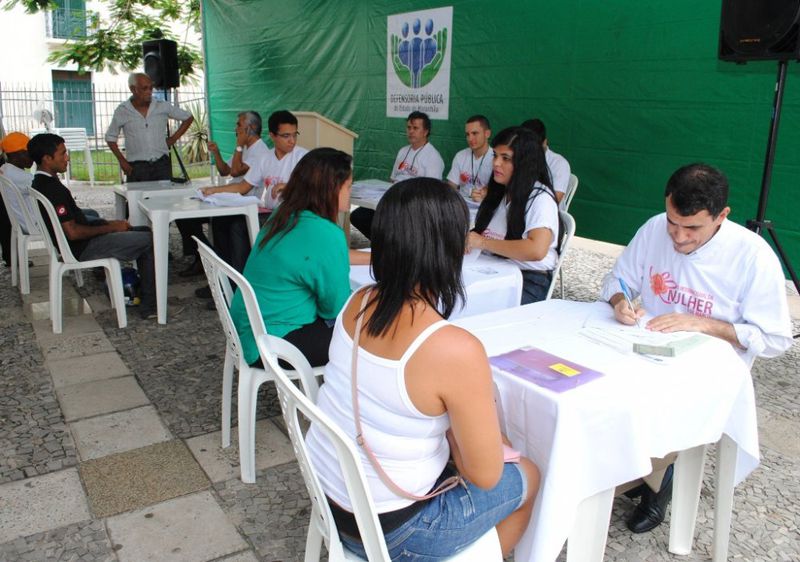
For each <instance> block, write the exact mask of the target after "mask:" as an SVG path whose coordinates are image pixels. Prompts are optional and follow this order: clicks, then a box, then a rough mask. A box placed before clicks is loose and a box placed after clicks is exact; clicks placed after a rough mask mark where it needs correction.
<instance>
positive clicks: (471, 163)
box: [469, 149, 489, 185]
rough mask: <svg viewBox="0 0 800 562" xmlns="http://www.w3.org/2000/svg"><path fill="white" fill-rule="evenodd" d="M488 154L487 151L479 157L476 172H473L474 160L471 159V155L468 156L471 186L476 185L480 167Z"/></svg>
mask: <svg viewBox="0 0 800 562" xmlns="http://www.w3.org/2000/svg"><path fill="white" fill-rule="evenodd" d="M487 154H489V150H488V149H487V150H486V152H484V153H483V156H481V161H480V162H478V171H477V172H476V171H475V158H473V156H472V154H470V155H469V170H470V172H472V174H471V176H470V178H471V180H472V185H478V176H479V175H480V173H481V166H483V160H484V158H486V155H487Z"/></svg>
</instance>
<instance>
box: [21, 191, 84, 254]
mask: <svg viewBox="0 0 800 562" xmlns="http://www.w3.org/2000/svg"><path fill="white" fill-rule="evenodd" d="M31 195H32V196H33V197H34V198H35V199H36V201H38V202H39V204H38V205H36V210H37V211H38V212H39V214H40V215H39V228H40V229H41V232H42V238H44V242H45V244H46V245H47V249H48V251H49V252H50V253H51V255H55V256H58V255H61V260H62V261H63V262H64V263H78V260H76V259H75V256H74V255H73V254H72V248H70V247H69V241H68V240H67V235H66V234H64V229H63V228H61V221H59V220H58V215H57V214H56V210H55V209H54V208H53V204H52V203H51V202H50V200H49V199H48V198H47V197H45V196H44V195H42V194H41V193H40V192H39V191H37V190H36V189H33V188H31ZM42 209H44V211H45V213H47V218H45V216H44V215H43V214H41V212H42ZM46 221H49V223H50V225H51V226H52V227H53V233H54V234H55V236H56V242H57V244H58V246H56V245H54V244H53V239H52V238H51V237H50V232H49V231H48V229H47V226H46V225H47V222H46Z"/></svg>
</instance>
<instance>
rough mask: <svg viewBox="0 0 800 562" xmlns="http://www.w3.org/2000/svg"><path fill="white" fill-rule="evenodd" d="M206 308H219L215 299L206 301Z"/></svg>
mask: <svg viewBox="0 0 800 562" xmlns="http://www.w3.org/2000/svg"><path fill="white" fill-rule="evenodd" d="M206 310H217V305H216V304H215V303H214V301H213V300H210V301H208V302H207V303H206Z"/></svg>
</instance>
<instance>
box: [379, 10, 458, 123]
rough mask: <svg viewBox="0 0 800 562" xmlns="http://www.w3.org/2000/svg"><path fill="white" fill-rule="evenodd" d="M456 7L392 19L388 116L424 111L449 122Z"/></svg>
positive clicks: (388, 33)
mask: <svg viewBox="0 0 800 562" xmlns="http://www.w3.org/2000/svg"><path fill="white" fill-rule="evenodd" d="M452 44H453V7H452V6H448V7H446V8H435V9H433V10H420V11H417V12H408V13H405V14H395V15H393V16H389V18H388V22H387V26H386V116H387V117H408V114H409V113H411V112H412V111H424V112H425V113H427V114H428V116H429V117H430V118H431V119H447V116H448V111H449V107H450V52H451V50H452V47H451V45H452Z"/></svg>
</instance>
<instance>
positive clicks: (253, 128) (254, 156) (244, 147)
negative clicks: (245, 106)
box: [208, 111, 269, 180]
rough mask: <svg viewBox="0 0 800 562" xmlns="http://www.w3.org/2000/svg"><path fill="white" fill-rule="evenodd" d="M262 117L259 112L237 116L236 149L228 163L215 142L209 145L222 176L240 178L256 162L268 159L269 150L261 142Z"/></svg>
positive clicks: (244, 112) (249, 112) (210, 142)
mask: <svg viewBox="0 0 800 562" xmlns="http://www.w3.org/2000/svg"><path fill="white" fill-rule="evenodd" d="M261 127H262V125H261V115H259V113H258V112H257V111H243V112H241V113H239V115H237V119H236V127H235V129H234V131H235V133H236V149H235V150H234V152H233V154H232V155H231V157H230V158H228V160H227V161H226V160H225V159H224V158H222V155H221V154H220V152H219V146H218V145H217V143H215V142H213V141H209V143H208V151H209V152H210V153H211V154H212V155H213V156H214V163H215V165H216V166H217V171H218V172H219V174H220V176H223V177H224V176H231V180H233V179H234V178H240V177H242V176H243V175H245V174H246V173H247V171H248V170H249V169H250V167H251V166H252V165H253V162H254V161H257V160H261V159H263V158H266V157H267V152H269V148H267V145H266V144H264V141H263V140H261Z"/></svg>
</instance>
